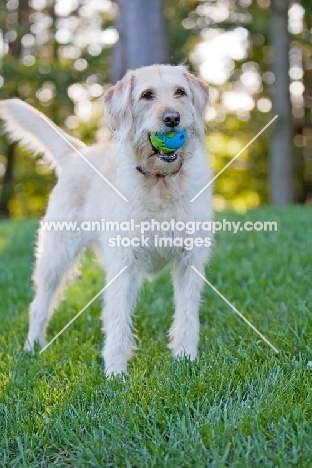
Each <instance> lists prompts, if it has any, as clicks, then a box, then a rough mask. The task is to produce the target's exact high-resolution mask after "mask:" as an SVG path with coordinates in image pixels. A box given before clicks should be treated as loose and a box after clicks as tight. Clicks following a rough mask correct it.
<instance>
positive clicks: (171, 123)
mask: <svg viewBox="0 0 312 468" xmlns="http://www.w3.org/2000/svg"><path fill="white" fill-rule="evenodd" d="M162 120H163V122H164V124H165V125H166V127H171V128H173V127H176V126H177V125H179V123H180V114H179V112H176V111H168V112H164V113H163V116H162Z"/></svg>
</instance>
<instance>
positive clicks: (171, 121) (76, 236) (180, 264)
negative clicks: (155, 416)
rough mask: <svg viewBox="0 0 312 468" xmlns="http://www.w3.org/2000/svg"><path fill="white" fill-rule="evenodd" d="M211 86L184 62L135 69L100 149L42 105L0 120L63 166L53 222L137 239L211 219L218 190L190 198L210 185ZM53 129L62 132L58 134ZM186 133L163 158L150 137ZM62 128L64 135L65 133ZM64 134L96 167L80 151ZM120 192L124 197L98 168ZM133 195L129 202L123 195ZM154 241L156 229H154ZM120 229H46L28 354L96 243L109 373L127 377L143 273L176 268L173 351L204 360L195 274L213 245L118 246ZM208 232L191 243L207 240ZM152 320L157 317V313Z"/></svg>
mask: <svg viewBox="0 0 312 468" xmlns="http://www.w3.org/2000/svg"><path fill="white" fill-rule="evenodd" d="M207 101H208V87H207V86H206V84H205V83H203V82H202V81H200V80H198V79H197V78H195V77H194V76H193V75H192V74H191V73H189V72H188V71H187V70H186V68H185V67H183V66H170V65H153V66H149V67H144V68H140V69H138V70H135V71H128V72H127V74H126V75H125V77H124V78H123V79H122V80H121V81H119V82H118V83H117V84H116V85H115V86H113V87H111V88H110V89H109V90H108V91H107V92H106V94H105V95H104V104H105V108H106V117H107V121H108V123H109V125H110V127H111V130H112V134H113V141H112V142H111V143H109V144H97V145H94V146H91V147H88V146H85V145H84V144H83V143H82V142H80V141H78V140H76V139H75V138H72V137H70V136H69V135H67V134H66V133H65V132H63V130H61V129H59V128H58V127H56V126H54V124H52V122H50V121H49V123H50V125H49V124H48V122H47V121H44V119H43V118H41V114H40V113H39V112H38V111H36V110H35V109H34V108H32V107H31V106H29V105H28V104H25V103H24V102H22V101H20V100H18V99H9V100H5V101H1V103H0V117H1V119H3V120H4V123H5V130H6V131H7V132H8V134H9V135H10V137H11V139H12V140H19V141H20V142H21V143H22V144H23V145H26V146H28V147H29V148H30V149H31V150H32V151H33V152H35V153H43V155H44V157H45V158H46V159H47V160H49V161H50V163H51V164H53V166H54V167H55V168H56V171H57V174H58V177H59V180H58V183H57V185H56V186H55V187H54V190H53V191H52V193H51V196H50V200H49V204H48V209H47V212H46V215H45V217H44V220H45V221H76V222H78V223H82V222H83V221H86V220H87V221H101V220H103V219H105V220H106V221H118V222H120V223H121V222H125V221H129V222H130V220H131V219H134V220H135V224H136V227H135V230H128V232H125V231H123V232H122V235H123V236H124V237H127V238H129V239H133V238H134V237H140V234H141V233H140V227H139V224H140V223H142V222H145V223H147V222H150V221H151V220H152V219H154V220H157V221H159V222H163V221H169V222H170V220H172V219H173V220H175V221H176V222H178V221H181V222H185V223H186V222H189V221H193V222H197V223H198V224H197V225H198V226H199V225H200V223H201V222H203V221H211V220H212V208H211V188H208V189H207V190H205V191H204V192H203V193H202V194H201V195H200V196H199V197H198V198H196V200H194V202H193V203H191V202H190V200H191V199H192V198H193V197H195V195H196V194H197V193H198V192H199V191H200V190H201V189H202V188H203V187H204V186H205V185H206V184H207V183H208V182H209V181H210V180H211V172H210V169H209V166H208V161H207V154H206V150H205V140H204V119H203V116H204V111H205V108H206V105H207ZM51 126H52V127H53V126H54V128H55V130H54V128H51ZM172 130H175V131H179V130H186V132H187V139H186V143H185V144H184V146H182V148H180V149H179V150H177V151H176V152H172V154H169V155H164V154H161V153H159V152H158V151H157V150H155V148H154V147H153V146H152V145H151V142H150V138H149V137H150V134H151V132H168V131H172ZM57 131H58V132H59V133H57ZM60 135H63V136H64V137H65V138H66V139H67V140H68V141H69V142H70V143H71V145H72V146H73V147H74V148H76V149H77V150H78V151H79V152H80V153H81V154H83V156H84V157H85V158H86V159H87V160H88V161H89V162H90V163H91V164H92V165H93V166H94V167H93V168H92V167H90V166H89V165H88V164H87V163H86V161H85V160H84V159H83V158H82V157H80V156H79V154H77V152H75V151H74V148H73V147H71V146H70V145H69V144H68V143H67V142H66V141H64V139H62V137H61V136H60ZM94 168H95V169H96V170H97V171H98V172H100V173H101V174H103V175H104V177H105V178H106V179H107V180H108V181H109V182H110V184H112V186H114V187H115V188H116V189H117V190H118V191H119V194H118V193H117V192H116V191H115V190H114V189H113V188H112V187H111V186H110V185H109V184H108V183H107V182H106V181H105V180H103V178H101V177H100V175H99V174H98V173H97V172H96V171H95V170H94ZM120 194H122V196H123V197H124V198H126V199H127V200H128V202H126V201H125V200H124V199H123V198H122V197H121V196H120ZM145 235H146V236H147V237H148V238H149V239H150V240H151V239H153V238H154V236H155V232H152V231H151V230H150V231H149V232H145ZM157 235H159V237H162V236H163V237H167V238H168V237H170V238H171V239H174V238H176V237H179V238H181V237H182V238H183V239H184V238H186V237H190V235H189V234H187V233H186V232H181V231H180V230H179V231H177V230H169V231H168V230H164V229H163V230H161V231H160V232H157ZM111 236H112V233H111V232H106V231H97V230H96V231H84V230H75V231H65V232H64V231H58V230H50V231H45V230H42V229H40V230H39V235H38V248H37V261H36V266H35V271H34V276H33V278H34V284H35V290H36V294H35V298H34V301H33V302H32V304H31V306H30V313H29V315H30V325H29V332H28V336H27V340H26V343H25V349H26V350H33V348H34V343H35V342H39V344H40V345H41V346H44V345H45V344H46V327H47V323H48V319H49V317H50V316H51V314H52V312H53V309H54V308H55V307H56V304H57V302H56V301H57V299H56V298H57V297H58V293H59V292H60V289H61V286H62V284H63V283H64V279H65V277H66V276H67V274H68V272H69V269H70V268H71V267H72V265H73V264H74V262H75V260H76V259H77V257H78V255H79V252H80V251H81V250H82V248H83V247H84V246H85V245H86V244H87V243H95V244H97V245H98V246H99V247H100V250H101V252H102V254H103V257H104V262H105V270H106V281H107V283H108V282H110V281H111V280H112V279H113V278H114V277H115V276H116V275H117V274H118V273H119V272H120V271H121V270H122V269H123V268H124V267H125V266H127V268H126V269H125V271H123V273H122V274H120V275H119V276H118V277H117V278H116V279H115V280H114V281H113V282H112V283H111V284H110V285H109V286H108V288H107V289H106V290H105V292H104V310H103V323H104V331H105V335H106V339H105V345H104V349H103V353H102V355H103V358H104V361H105V367H106V373H107V375H110V374H119V373H123V372H124V373H126V372H127V361H128V359H129V357H130V354H131V349H132V347H133V341H134V339H133V334H132V324H131V313H132V310H133V308H134V306H135V299H136V295H137V292H138V290H139V288H140V285H141V283H142V280H143V279H144V277H146V276H148V275H150V274H154V273H157V272H158V271H160V270H161V269H162V268H163V267H164V266H165V265H166V264H167V263H168V262H172V269H173V273H172V276H173V284H174V302H175V313H174V319H173V324H172V327H171V330H170V333H169V335H170V344H169V347H170V349H171V351H172V354H173V356H174V357H183V356H186V357H189V358H190V359H192V360H193V359H195V357H196V353H197V347H198V340H199V317H198V308H199V302H200V293H201V289H202V286H203V281H202V279H201V278H200V277H199V276H198V275H197V273H196V272H195V271H194V270H193V269H192V268H191V266H194V267H195V268H196V269H197V270H198V271H199V272H201V273H202V274H203V273H204V265H205V263H206V262H207V260H208V257H209V251H210V249H209V246H208V247H207V244H206V243H205V245H202V243H200V242H199V243H198V245H199V246H198V245H195V246H194V248H192V249H187V248H185V246H184V245H181V244H179V245H167V246H162V247H157V246H155V244H154V242H150V244H149V245H146V244H145V245H136V246H131V245H130V246H128V247H123V246H119V247H118V246H117V245H114V246H112V245H111V242H110V240H109V239H110V238H111ZM206 236H207V232H204V231H203V230H199V231H197V232H196V233H194V234H192V235H191V237H193V238H194V240H195V237H201V238H203V239H204V238H205V239H206ZM151 320H153V317H151Z"/></svg>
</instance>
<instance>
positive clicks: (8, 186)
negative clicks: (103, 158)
mask: <svg viewBox="0 0 312 468" xmlns="http://www.w3.org/2000/svg"><path fill="white" fill-rule="evenodd" d="M28 13H29V6H28V0H20V1H19V4H18V10H17V23H16V25H15V27H16V30H17V32H18V34H19V35H18V37H17V38H16V40H15V41H14V42H11V43H10V47H9V52H10V54H11V55H12V56H13V57H14V59H15V61H16V62H17V61H18V60H19V58H20V54H21V50H22V44H21V35H22V34H24V33H25V30H24V29H25V26H26V28H27V26H28ZM4 79H5V80H6V79H11V78H7V77H6V76H4ZM14 95H15V96H18V83H15V89H14ZM15 150H16V144H15V143H9V142H8V143H7V147H6V158H7V163H6V169H5V173H4V176H3V184H2V191H1V195H0V218H7V217H9V216H10V209H9V202H10V199H11V196H12V194H13V192H14V162H15Z"/></svg>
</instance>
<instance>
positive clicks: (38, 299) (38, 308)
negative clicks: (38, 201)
mask: <svg viewBox="0 0 312 468" xmlns="http://www.w3.org/2000/svg"><path fill="white" fill-rule="evenodd" d="M81 248H82V243H81V239H80V238H79V236H78V233H77V232H68V231H67V232H60V231H39V239H38V248H37V261H36V265H35V270H34V274H33V280H34V285H35V298H34V300H33V302H32V303H31V305H30V308H29V321H30V322H29V331H28V335H27V339H26V342H25V346H24V349H25V350H26V351H32V350H33V349H34V344H35V342H38V343H39V344H40V345H41V346H44V345H45V344H46V327H47V324H48V320H49V318H50V317H51V315H52V313H53V310H54V308H55V307H56V305H57V299H58V297H59V295H60V292H61V286H62V284H63V283H64V279H65V277H66V274H67V273H68V271H69V269H70V267H71V266H72V265H73V263H74V261H75V259H76V258H77V256H78V254H79V251H80V250H81Z"/></svg>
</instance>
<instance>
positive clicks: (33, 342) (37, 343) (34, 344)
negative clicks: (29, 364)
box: [24, 337, 47, 354]
mask: <svg viewBox="0 0 312 468" xmlns="http://www.w3.org/2000/svg"><path fill="white" fill-rule="evenodd" d="M46 344H47V340H46V339H45V337H41V338H37V339H36V338H31V337H27V338H26V341H25V344H24V351H27V352H28V353H32V354H34V352H35V349H36V348H38V347H39V348H44V346H45V345H46Z"/></svg>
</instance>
